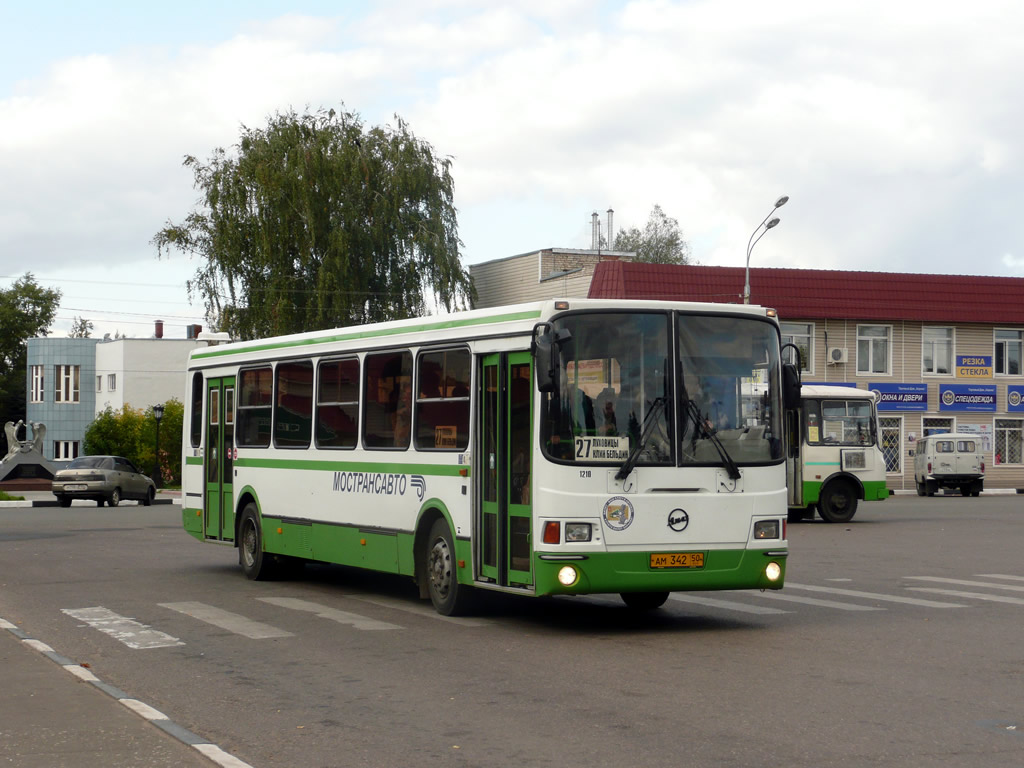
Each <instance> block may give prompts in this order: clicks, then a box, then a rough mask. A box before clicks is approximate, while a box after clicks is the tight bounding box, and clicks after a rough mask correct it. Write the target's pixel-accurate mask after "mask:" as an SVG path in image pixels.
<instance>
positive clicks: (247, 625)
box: [158, 601, 293, 640]
mask: <svg viewBox="0 0 1024 768" xmlns="http://www.w3.org/2000/svg"><path fill="white" fill-rule="evenodd" d="M158 605H160V607H161V608H170V609H171V610H172V611H177V612H178V613H183V614H185V615H186V616H191V617H192V618H193V619H198V620H199V621H203V622H206V623H207V624H212V625H213V626H215V627H220V628H221V629H226V630H227V631H228V632H233V633H234V634H236V635H242V637H248V638H250V639H251V640H265V639H267V638H270V637H293V635H292V633H291V632H286V631H284V630H283V629H278V628H277V627H272V626H270V625H269V624H264V623H263V622H261V621H253V620H252V619H247V618H246V617H245V616H240V615H239V614H237V613H231V611H225V610H223V609H221V608H215V607H214V606H212V605H206V604H205V603H195V602H188V601H186V602H183V603H159V604H158Z"/></svg>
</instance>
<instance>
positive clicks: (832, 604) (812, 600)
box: [761, 592, 885, 611]
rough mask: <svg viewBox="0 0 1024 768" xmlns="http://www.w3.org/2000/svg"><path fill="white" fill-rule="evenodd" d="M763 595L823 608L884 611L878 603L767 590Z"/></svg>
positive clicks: (773, 598)
mask: <svg viewBox="0 0 1024 768" xmlns="http://www.w3.org/2000/svg"><path fill="white" fill-rule="evenodd" d="M761 597H764V598H767V599H768V600H786V601H788V602H791V603H804V604H806V605H817V606H819V607H821V608H837V609H839V610H840V611H884V610H885V608H879V607H878V606H876V605H858V604H857V603H840V602H837V601H835V600H820V599H819V598H816V597H798V596H797V595H785V594H779V593H778V592H765V593H764V594H762V595H761Z"/></svg>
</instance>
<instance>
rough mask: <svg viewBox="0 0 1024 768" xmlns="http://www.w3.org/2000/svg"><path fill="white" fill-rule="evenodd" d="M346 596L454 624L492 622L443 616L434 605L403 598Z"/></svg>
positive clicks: (468, 625) (482, 624) (480, 625)
mask: <svg viewBox="0 0 1024 768" xmlns="http://www.w3.org/2000/svg"><path fill="white" fill-rule="evenodd" d="M345 597H349V598H351V599H353V600H362V601H363V602H364V603H372V604H373V605H379V606H380V607H381V608H392V609H394V610H396V611H405V612H406V613H413V614H416V615H417V616H423V617H425V618H428V619H441V620H442V621H447V622H450V623H452V624H459V625H461V626H463V627H486V626H488V625H490V624H491V623H492V622H490V621H486V620H485V619H464V618H461V617H459V616H442V615H441V614H440V613H438V612H437V611H436V610H434V607H433V605H432V604H431V605H429V606H428V605H420V604H418V603H410V602H409V601H408V600H404V599H401V598H397V597H395V598H386V597H359V596H358V595H353V594H351V593H348V594H346V595H345Z"/></svg>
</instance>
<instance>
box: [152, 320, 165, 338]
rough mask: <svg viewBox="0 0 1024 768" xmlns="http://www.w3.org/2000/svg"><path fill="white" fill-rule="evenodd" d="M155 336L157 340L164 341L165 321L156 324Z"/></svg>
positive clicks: (158, 321)
mask: <svg viewBox="0 0 1024 768" xmlns="http://www.w3.org/2000/svg"><path fill="white" fill-rule="evenodd" d="M153 335H154V336H155V337H156V338H158V339H162V338H163V337H164V321H163V320H157V321H156V323H155V324H154V328H153Z"/></svg>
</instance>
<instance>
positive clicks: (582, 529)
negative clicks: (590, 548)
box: [565, 523, 592, 541]
mask: <svg viewBox="0 0 1024 768" xmlns="http://www.w3.org/2000/svg"><path fill="white" fill-rule="evenodd" d="M591 530H592V527H591V525H590V523H566V524H565V540H566V541H590V536H591Z"/></svg>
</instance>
